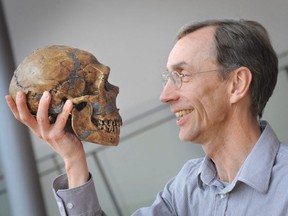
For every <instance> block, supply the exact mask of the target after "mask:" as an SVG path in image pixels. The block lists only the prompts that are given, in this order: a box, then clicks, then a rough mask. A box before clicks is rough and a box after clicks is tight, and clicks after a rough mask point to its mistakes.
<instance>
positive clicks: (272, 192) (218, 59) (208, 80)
mask: <svg viewBox="0 0 288 216" xmlns="http://www.w3.org/2000/svg"><path fill="white" fill-rule="evenodd" d="M277 64H278V60H277V56H276V54H275V52H274V50H273V48H272V46H271V43H270V40H269V37H268V34H267V32H266V30H265V29H264V28H263V27H262V26H261V25H260V24H259V23H256V22H253V21H245V20H240V21H233V20H208V21H204V22H201V23H197V24H194V25H191V26H187V27H186V28H184V29H183V30H182V31H181V32H180V33H179V35H178V38H177V41H176V43H175V46H174V47H173V49H172V51H171V53H170V55H169V58H168V62H167V72H165V73H163V75H162V76H163V81H164V84H165V86H164V89H163V92H162V94H161V96H160V99H161V101H162V102H164V103H167V104H169V105H170V107H171V111H172V112H173V113H175V115H176V117H177V125H178V126H179V128H180V132H179V137H180V139H181V140H184V141H190V142H192V143H199V144H200V145H202V147H203V150H204V152H205V153H206V157H204V158H201V159H193V160H190V161H188V162H187V163H186V164H185V165H184V166H183V168H182V169H181V171H180V172H179V173H178V175H177V176H176V177H174V178H172V179H171V180H170V181H169V182H168V183H167V185H166V186H165V188H164V190H163V191H162V192H160V193H159V194H158V195H157V197H156V200H155V201H154V203H153V204H152V205H151V206H150V207H146V208H141V209H139V210H137V211H136V212H135V213H134V214H133V215H134V216H140V215H145V216H148V215H149V216H150V215H157V216H159V215H163V216H169V215H181V216H186V215H198V216H205V215H209V216H210V215H216V216H220V215H233V216H235V215H242V216H250V215H251V216H255V215H261V216H263V215H267V216H271V215H275V216H276V215H279V216H280V215H281V216H283V215H288V193H287V192H286V189H287V187H288V145H284V144H280V142H279V141H278V139H277V137H276V135H275V134H274V132H273V130H272V128H271V127H270V126H269V124H268V123H267V122H265V121H260V120H259V119H260V118H261V117H262V113H263V109H264V107H265V105H266V103H267V101H268V99H269V98H270V96H271V95H272V92H273V89H274V87H275V85H276V81H277V74H278V69H277V67H278V65H277ZM6 99H7V103H8V105H9V107H10V109H11V111H12V112H13V114H14V116H15V117H16V118H17V119H18V120H20V121H21V122H23V123H24V124H26V125H27V126H28V127H30V129H31V130H32V131H33V132H34V133H35V134H36V135H38V137H40V138H42V139H43V140H44V141H46V142H47V143H48V144H49V145H50V146H51V147H52V148H53V149H54V150H55V151H56V152H57V153H58V154H60V155H61V156H62V158H63V159H64V162H65V168H66V175H62V176H60V177H58V178H57V179H56V180H55V182H54V184H53V187H54V190H55V197H56V199H57V202H58V203H59V209H60V212H61V215H93V216H94V215H105V214H104V213H103V212H102V210H101V207H100V205H99V203H98V200H97V195H96V192H95V188H94V183H93V179H92V177H91V176H90V175H89V171H88V167H87V163H86V160H85V153H84V151H83V147H82V144H81V143H80V141H79V140H78V139H77V138H76V137H75V136H74V135H73V134H70V133H68V132H66V131H64V127H65V123H66V120H67V118H68V115H69V112H70V110H71V109H72V103H71V101H67V102H66V104H65V106H64V108H63V111H62V113H61V114H60V115H59V116H58V118H57V121H56V123H55V124H54V125H50V124H49V119H48V114H47V110H48V105H49V101H50V95H49V94H48V93H47V92H46V93H44V95H43V97H42V99H41V101H40V104H39V109H38V113H37V117H36V119H35V118H34V117H33V116H32V115H31V114H30V113H29V111H28V109H27V106H26V104H25V95H24V94H23V93H19V94H18V96H17V98H16V104H15V103H14V102H13V100H12V99H11V97H9V96H7V97H6ZM258 118H259V119H258Z"/></svg>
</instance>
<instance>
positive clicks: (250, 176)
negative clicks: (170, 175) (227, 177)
mask: <svg viewBox="0 0 288 216" xmlns="http://www.w3.org/2000/svg"><path fill="white" fill-rule="evenodd" d="M260 128H261V131H262V133H261V136H260V137H259V139H258V141H257V142H256V144H255V146H254V147H253V149H252V151H251V152H250V154H249V155H248V157H247V158H246V160H245V162H244V164H243V165H242V167H241V168H240V170H239V172H238V174H237V175H236V177H235V179H234V180H233V182H232V183H231V185H230V186H229V187H228V188H230V189H231V190H232V189H233V187H234V186H235V184H236V183H237V181H242V182H243V183H245V184H247V185H249V186H250V187H253V188H254V189H255V190H257V191H259V192H262V193H265V192H266V191H267V190H268V188H269V182H270V178H271V173H272V168H273V164H274V161H275V157H276V155H277V152H278V149H279V146H280V142H279V140H278V138H277V136H276V135H275V133H274V131H273V130H272V128H271V127H270V125H269V124H268V123H267V122H266V121H261V122H260ZM216 178H217V171H216V168H215V166H214V163H213V162H212V161H211V160H210V158H209V157H207V156H206V157H205V158H204V160H203V162H202V164H201V166H200V169H199V171H198V179H197V181H198V186H199V187H200V188H202V189H203V188H204V187H203V186H204V185H210V184H211V183H212V182H213V181H214V180H215V179H216ZM228 188H227V189H228Z"/></svg>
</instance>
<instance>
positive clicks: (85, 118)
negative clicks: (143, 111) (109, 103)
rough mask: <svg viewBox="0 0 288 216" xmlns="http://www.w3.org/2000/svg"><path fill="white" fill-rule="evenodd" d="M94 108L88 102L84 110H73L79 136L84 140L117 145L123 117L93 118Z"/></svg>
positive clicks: (74, 128)
mask: <svg viewBox="0 0 288 216" xmlns="http://www.w3.org/2000/svg"><path fill="white" fill-rule="evenodd" d="M92 111H93V108H92V106H91V105H90V104H87V105H86V107H84V108H83V109H82V110H80V111H79V110H77V109H73V110H72V119H71V123H72V128H73V131H74V133H75V134H76V135H77V137H78V138H79V139H80V140H82V141H87V142H92V143H96V144H101V145H107V146H116V145H118V143H119V135H120V127H121V125H122V121H121V118H120V116H119V115H118V116H119V118H117V119H116V118H115V119H116V120H115V119H94V120H93V121H92V120H91V119H92V117H91V115H88V114H89V113H90V114H91V113H92Z"/></svg>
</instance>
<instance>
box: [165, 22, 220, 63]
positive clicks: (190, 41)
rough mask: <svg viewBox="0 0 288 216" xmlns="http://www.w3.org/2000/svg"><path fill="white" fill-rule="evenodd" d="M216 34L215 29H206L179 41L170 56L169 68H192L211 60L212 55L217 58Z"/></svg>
mask: <svg viewBox="0 0 288 216" xmlns="http://www.w3.org/2000/svg"><path fill="white" fill-rule="evenodd" d="M214 33H215V29H214V28H212V27H205V28H203V29H199V30H197V31H195V32H192V33H189V34H187V35H186V36H184V37H182V38H181V39H179V40H178V41H177V42H176V43H175V45H174V47H173V48H172V50H171V52H170V54H169V57H168V62H167V68H175V67H180V66H181V67H187V66H190V67H191V66H193V65H194V64H197V63H199V62H202V61H206V60H207V59H211V54H212V55H213V57H215V52H214V51H215V44H214Z"/></svg>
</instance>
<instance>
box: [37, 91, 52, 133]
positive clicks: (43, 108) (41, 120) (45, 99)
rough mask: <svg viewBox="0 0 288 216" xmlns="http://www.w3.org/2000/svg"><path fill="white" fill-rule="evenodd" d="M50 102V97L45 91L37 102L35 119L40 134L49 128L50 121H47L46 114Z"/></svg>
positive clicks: (47, 116)
mask: <svg viewBox="0 0 288 216" xmlns="http://www.w3.org/2000/svg"><path fill="white" fill-rule="evenodd" d="M50 100H51V96H50V94H49V92H47V91H45V92H44V93H43V95H42V97H41V99H40V101H39V106H38V110H37V114H36V119H37V122H38V125H39V128H40V130H41V131H42V132H45V131H47V130H48V129H49V128H50V121H49V114H48V110H49V105H50Z"/></svg>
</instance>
